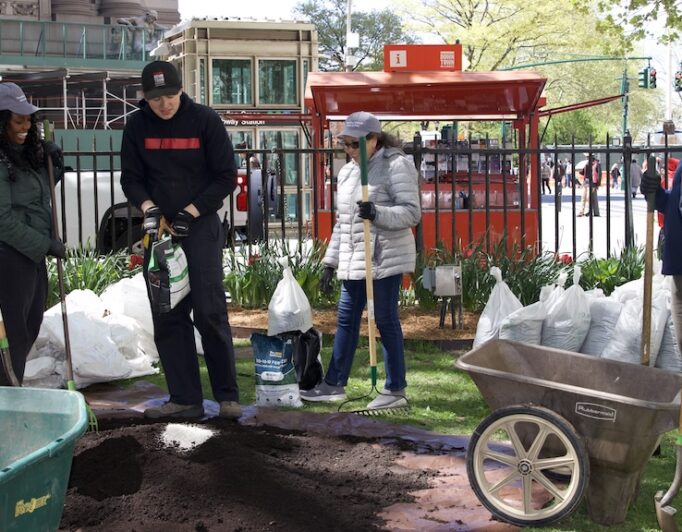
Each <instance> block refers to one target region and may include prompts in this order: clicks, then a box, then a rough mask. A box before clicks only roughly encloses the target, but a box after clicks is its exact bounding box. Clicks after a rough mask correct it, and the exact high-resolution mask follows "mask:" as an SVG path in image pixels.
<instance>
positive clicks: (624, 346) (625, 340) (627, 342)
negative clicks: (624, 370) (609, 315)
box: [601, 292, 670, 366]
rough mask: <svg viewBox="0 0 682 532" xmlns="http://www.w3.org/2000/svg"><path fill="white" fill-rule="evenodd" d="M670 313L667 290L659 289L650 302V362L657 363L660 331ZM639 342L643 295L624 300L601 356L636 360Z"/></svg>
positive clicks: (630, 360) (639, 352) (638, 360)
mask: <svg viewBox="0 0 682 532" xmlns="http://www.w3.org/2000/svg"><path fill="white" fill-rule="evenodd" d="M668 316H670V310H669V309H668V304H667V293H666V292H658V293H656V294H655V295H654V297H653V300H652V302H651V350H650V358H649V365H650V366H654V365H655V364H656V358H657V356H658V351H659V349H660V348H661V342H662V341H663V333H664V332H665V326H666V323H667V322H668ZM641 345H642V298H641V292H640V297H636V298H630V299H627V300H626V301H625V303H624V304H623V310H622V311H621V313H620V316H619V317H618V322H617V323H616V327H615V328H614V331H613V336H612V337H611V341H610V342H609V343H608V344H607V345H606V347H604V350H603V351H602V354H601V356H602V358H608V359H611V360H620V361H621V362H629V363H631V364H639V363H640V360H641Z"/></svg>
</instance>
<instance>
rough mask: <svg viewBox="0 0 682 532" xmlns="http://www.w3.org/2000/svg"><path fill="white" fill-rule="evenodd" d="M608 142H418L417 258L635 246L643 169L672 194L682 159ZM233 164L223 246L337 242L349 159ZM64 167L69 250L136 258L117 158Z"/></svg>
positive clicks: (675, 152)
mask: <svg viewBox="0 0 682 532" xmlns="http://www.w3.org/2000/svg"><path fill="white" fill-rule="evenodd" d="M664 137H665V139H667V138H668V137H667V136H664ZM604 140H605V142H604V143H603V144H597V143H594V144H587V145H577V144H575V143H573V144H570V145H550V146H543V147H542V148H540V149H527V148H519V147H518V146H516V145H515V143H514V142H513V141H509V142H506V143H501V144H500V143H498V142H496V141H494V140H491V139H489V138H484V139H473V138H471V137H469V138H468V139H465V140H462V139H460V140H458V141H450V142H447V141H442V140H435V139H430V140H424V139H422V138H421V137H419V136H418V135H417V136H415V138H414V139H413V141H412V142H411V143H407V144H406V145H405V151H406V153H407V154H408V156H410V157H412V158H413V159H414V163H415V166H416V168H417V170H418V172H419V176H420V194H421V202H422V213H423V217H422V223H421V224H420V226H419V227H418V228H417V231H416V235H417V241H418V245H419V247H420V249H423V250H428V249H429V248H432V247H435V246H438V245H444V246H445V247H449V248H451V247H452V246H461V247H465V246H467V245H469V244H471V243H474V244H476V245H480V246H483V247H485V249H488V250H490V249H492V248H493V246H496V245H498V244H499V243H500V242H501V241H504V242H506V243H508V244H517V245H518V246H521V247H526V246H533V247H534V248H535V249H536V250H537V251H538V252H542V251H551V252H555V253H566V254H569V255H571V256H572V257H573V258H575V257H576V256H578V255H580V254H581V253H583V252H588V253H592V254H595V255H597V256H602V257H603V256H610V255H611V254H613V253H614V252H616V251H617V250H618V248H622V247H629V246H633V245H637V244H638V243H639V242H640V241H641V239H639V238H638V235H639V234H640V226H642V225H643V223H644V217H643V215H644V212H645V209H646V204H645V201H644V199H643V197H642V195H641V194H639V192H638V190H637V186H638V183H637V181H638V178H639V176H640V175H641V172H642V170H643V168H642V163H644V161H646V159H647V158H648V157H649V156H654V157H656V158H657V161H658V165H659V168H658V170H659V172H660V173H661V175H662V176H668V175H669V177H670V179H664V180H663V182H664V186H666V187H667V186H669V185H670V183H671V182H672V180H671V178H672V173H673V172H670V173H668V171H667V170H668V169H669V168H670V169H673V170H674V167H675V165H676V160H677V159H678V158H682V145H679V146H678V145H673V144H668V143H667V142H665V140H664V143H663V144H654V143H653V142H652V140H655V139H651V138H650V139H649V140H648V142H646V143H645V144H642V145H636V146H635V145H632V143H631V140H630V139H629V138H628V137H625V138H624V139H623V142H622V143H619V144H616V143H614V142H613V140H612V139H611V138H608V137H607V138H606V139H604ZM235 154H236V158H238V162H239V160H244V161H247V160H252V161H255V163H252V164H248V165H245V167H244V168H242V169H241V170H240V177H239V180H240V184H239V186H238V188H237V189H236V190H235V192H234V193H233V194H232V195H231V196H230V197H229V198H228V199H227V200H226V202H225V206H224V208H223V209H222V210H221V211H220V213H219V214H220V215H221V217H222V219H223V222H224V224H225V226H226V228H227V229H228V230H227V233H226V234H227V235H228V237H227V240H226V245H230V246H236V245H240V244H242V243H245V242H256V241H260V242H263V243H264V244H265V245H267V243H268V242H269V241H271V240H273V239H287V240H292V239H298V240H303V239H305V238H327V237H328V236H329V235H330V234H331V231H332V228H333V223H334V219H335V205H336V198H335V179H336V176H335V173H336V171H337V170H338V168H339V167H340V165H342V164H344V163H345V154H344V153H343V152H342V151H341V150H338V149H324V150H313V149H296V148H287V147H283V146H282V145H281V142H279V141H278V145H277V146H275V147H273V148H270V149H255V150H254V149H250V150H235ZM252 155H253V158H252V157H251V156H252ZM65 158H66V163H67V166H69V167H70V168H71V171H68V172H67V173H66V176H65V179H64V182H63V183H61V184H60V185H59V190H58V195H57V198H58V200H57V202H58V206H57V207H58V213H59V219H60V220H61V225H62V228H63V231H64V239H65V241H66V243H67V244H68V245H71V246H75V245H88V246H96V247H97V248H98V249H99V250H100V251H102V252H107V251H110V250H112V249H120V248H124V247H128V248H131V249H132V248H133V247H134V244H135V242H137V241H138V240H139V239H140V237H141V233H140V223H141V217H142V215H141V213H140V212H139V210H137V209H136V208H133V207H131V206H130V205H128V203H127V202H126V200H125V197H124V196H123V193H122V191H121V189H120V184H119V180H120V171H119V168H120V161H119V153H118V151H117V150H114V149H113V147H112V146H111V145H110V146H108V147H107V148H106V149H104V150H102V149H98V148H97V147H96V146H95V147H93V149H92V150H90V151H83V150H77V151H70V152H69V151H67V152H65ZM590 161H592V162H590ZM614 168H615V170H614ZM612 170H614V171H613V172H612ZM640 222H641V223H640ZM641 233H642V234H643V227H641Z"/></svg>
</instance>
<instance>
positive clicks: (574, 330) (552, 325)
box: [540, 265, 590, 352]
mask: <svg viewBox="0 0 682 532" xmlns="http://www.w3.org/2000/svg"><path fill="white" fill-rule="evenodd" d="M580 275H581V270H580V266H577V265H576V266H575V268H574V269H573V284H572V285H571V286H570V287H569V288H568V289H566V290H564V288H563V282H561V285H559V286H557V287H556V288H555V289H554V290H553V291H552V292H551V293H550V294H549V296H548V297H547V300H546V302H545V306H546V308H547V316H546V317H545V319H544V321H543V323H542V339H541V342H540V343H541V345H544V346H547V347H554V348H556V349H563V350H565V351H574V352H576V351H578V350H579V349H580V347H581V346H582V345H583V342H584V340H585V337H586V336H587V333H588V331H589V329H590V303H589V300H588V297H587V295H586V294H585V291H584V290H583V288H582V287H581V286H580Z"/></svg>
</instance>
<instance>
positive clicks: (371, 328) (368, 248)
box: [360, 137, 377, 386]
mask: <svg viewBox="0 0 682 532" xmlns="http://www.w3.org/2000/svg"><path fill="white" fill-rule="evenodd" d="M360 180H361V183H362V201H369V188H368V175H367V139H366V138H365V137H362V138H360ZM369 224H370V221H369V220H367V219H365V220H364V227H363V229H364V238H365V287H366V290H367V332H368V336H369V365H370V372H371V377H372V386H375V385H376V382H377V346H376V330H375V325H374V282H373V279H372V232H371V230H370V225H369Z"/></svg>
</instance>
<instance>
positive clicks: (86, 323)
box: [24, 274, 158, 388]
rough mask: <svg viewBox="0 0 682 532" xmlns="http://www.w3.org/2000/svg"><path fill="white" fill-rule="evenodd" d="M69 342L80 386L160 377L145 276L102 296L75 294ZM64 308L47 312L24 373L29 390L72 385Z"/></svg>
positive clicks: (68, 301) (68, 302) (69, 300)
mask: <svg viewBox="0 0 682 532" xmlns="http://www.w3.org/2000/svg"><path fill="white" fill-rule="evenodd" d="M66 307H67V312H68V325H69V340H70V345H71V358H72V363H73V370H74V381H75V383H76V386H77V387H78V388H82V387H84V386H88V385H90V384H93V383H96V382H108V381H113V380H118V379H122V378H130V377H139V376H142V375H150V374H154V373H158V369H157V368H155V367H154V366H153V363H154V362H156V361H157V360H158V353H157V351H156V348H155V346H154V341H153V328H152V325H151V311H150V307H149V301H148V299H147V292H146V287H145V283H144V279H143V278H142V274H139V275H138V276H135V277H134V278H132V279H124V280H122V281H120V282H119V283H116V285H112V286H111V287H109V288H107V290H106V291H105V292H104V293H103V294H102V297H101V298H100V297H98V296H97V295H96V294H95V293H94V292H92V291H90V290H74V291H73V292H71V293H70V294H68V295H67V297H66ZM64 363H65V346H64V327H63V321H62V313H61V305H60V304H57V305H55V306H54V307H52V308H50V309H49V310H47V311H46V312H45V315H44V318H43V324H42V326H41V329H40V333H39V334H38V338H37V340H36V342H35V345H34V347H33V349H32V351H31V353H30V354H29V360H28V362H27V364H26V371H25V375H24V384H25V385H26V386H39V387H51V388H57V387H61V386H64V385H65V383H66V369H65V365H64Z"/></svg>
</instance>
